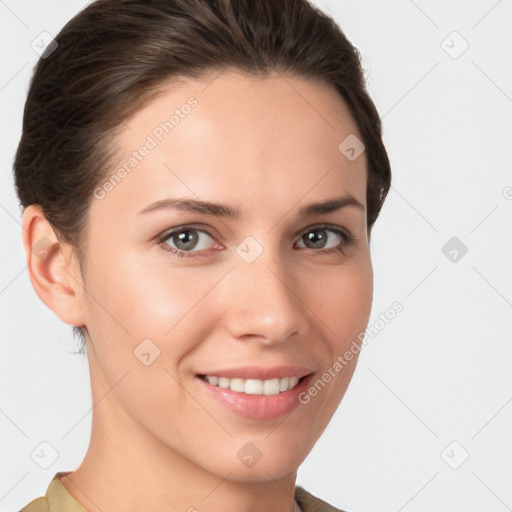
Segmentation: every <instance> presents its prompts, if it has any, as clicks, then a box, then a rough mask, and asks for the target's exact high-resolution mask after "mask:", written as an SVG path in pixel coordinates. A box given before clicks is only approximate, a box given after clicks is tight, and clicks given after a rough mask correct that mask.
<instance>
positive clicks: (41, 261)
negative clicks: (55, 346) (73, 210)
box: [22, 205, 85, 327]
mask: <svg viewBox="0 0 512 512" xmlns="http://www.w3.org/2000/svg"><path fill="white" fill-rule="evenodd" d="M22 235H23V246H24V247H25V255H26V260H27V268H28V272H29V276H30V281H31V283H32V286H33V288H34V290H35V292H36V293H37V295H38V297H39V298H40V299H41V300H42V301H43V302H44V303H45V304H46V305H47V306H48V307H49V308H50V309H51V310H52V311H53V312H54V313H55V314H56V315H57V316H58V317H59V318H60V319H61V320H62V321H63V322H64V323H66V324H69V325H73V326H77V327H80V326H83V325H84V324H85V315H84V307H83V299H84V298H85V290H84V284H83V280H82V276H81V274H80V267H79V264H78V259H77V258H76V254H75V251H74V250H73V247H72V246H70V245H69V244H66V243H63V242H60V241H59V240H58V238H57V236H56V235H55V232H54V230H53V227H52V226H51V224H50V223H49V222H48V221H47V220H46V217H45V216H44V213H43V212H42V210H41V207H40V206H39V205H29V206H27V207H26V208H25V210H24V212H23V218H22Z"/></svg>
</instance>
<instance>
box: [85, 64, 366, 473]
mask: <svg viewBox="0 0 512 512" xmlns="http://www.w3.org/2000/svg"><path fill="white" fill-rule="evenodd" d="M215 76H217V75H211V76H209V77H208V79H202V80H187V81H183V82H181V83H177V82H174V85H170V86H169V87H168V88H167V89H166V90H165V92H164V93H163V94H162V95H160V96H159V97H158V98H157V99H153V100H152V102H150V103H149V104H148V105H147V106H145V107H144V108H143V109H141V110H140V111H138V112H137V113H136V114H135V115H134V116H133V117H132V118H130V119H128V120H127V121H126V123H125V127H124V129H123V132H122V133H121V134H120V135H119V136H118V137H117V139H116V143H117V149H118V152H119V153H118V156H119V159H118V161H117V165H116V166H115V167H114V168H113V169H112V172H111V174H109V177H111V179H110V184H107V185H105V182H102V183H100V185H99V188H98V189H96V191H95V197H94V199H93V202H92V205H91V210H90V217H89V231H88V234H87V247H88V260H87V264H86V267H85V269H84V271H85V277H86V290H87V294H85V295H84V297H83V314H84V319H85V321H84V325H85V326H86V327H87V331H88V356H89V362H90V367H91V378H92V388H93V394H94V395H93V398H95V401H97V400H99V402H98V403H97V405H96V406H95V413H94V414H95V416H94V419H93V429H96V431H98V432H99V431H101V432H102V435H104V436H105V437H110V438H111V439H117V440H122V442H123V443H124V446H125V447H126V453H130V454H131V455H133V457H136V459H137V460H138V461H139V462H140V463H141V464H144V463H146V462H147V463H150V462H151V463H154V462H155V461H157V460H158V461H160V462H162V461H178V460H180V461H186V464H189V463H192V464H193V466H190V467H196V468H197V467H199V468H202V469H204V470H206V471H208V472H210V473H214V474H215V475H220V476H222V477H223V478H224V477H225V476H226V475H228V474H229V478H230V479H233V480H239V481H241V480H253V481H256V480H261V481H263V480H269V479H270V478H271V477H273V478H278V477H283V476H284V475H287V474H290V473H293V472H295V471H296V469H297V468H298V466H299V465H300V464H301V462H302V461H303V460H304V458H305V457H306V455H307V454H308V453H309V452H310V450H311V449H312V447H313V445H314V444H315V442H316V441H317V439H318V437H319V436H320V435H321V433H322V431H323V430H324V429H325V427H326V426H327V423H328V422H329V420H330V418H331V417H332V415H333V414H334V412H335V410H336V408H337V406H338V404H339V402H340V400H341V398H342V397H343V394H344V393H345V390H346V388H347V386H348V383H349V381H350V378H351V376H352V373H353V371H354V367H355V364H356V360H357V353H358V349H357V350H356V348H355V347H356V346H357V347H359V345H360V341H359V340H358V335H360V334H361V333H362V332H363V331H364V330H365V327H366V325H367V323H368V319H369V315H370V310H371V303H372V288H373V279H372V267H371V260H370V252H369V244H368V237H367V228H366V180H367V176H366V172H367V171H366V155H365V153H364V152H362V153H361V154H360V155H359V156H358V154H359V153H360V151H361V147H360V145H359V144H360V142H358V140H361V139H362V137H361V135H360V133H359V131H358V128H357V126H356V123H355V122H354V120H353V118H352V117H351V115H350V114H349V109H348V107H347V106H346V104H345V103H344V102H343V101H342V100H341V98H340V97H339V95H338V93H336V92H335V91H334V90H332V89H330V88H328V87H327V86H324V85H321V84H319V83H317V82H311V81H306V80H303V79H298V78H292V77H290V76H285V77H282V76H280V75H278V74H272V75H270V76H267V77H266V78H261V77H259V78H258V77H254V76H252V77H249V76H247V75H242V74H240V73H239V72H235V71H230V72H225V73H222V74H220V75H218V76H217V78H215ZM347 137H349V139H347ZM356 137H357V138H356ZM345 139H347V140H346V141H345ZM344 141H345V142H344ZM340 144H341V149H340ZM123 166H124V172H123V171H122V170H121V171H120V170H119V169H123ZM343 197H345V198H349V200H347V201H346V204H345V206H343V205H341V206H340V205H339V204H338V207H337V208H334V209H332V208H331V209H324V211H322V209H321V208H316V209H311V210H312V211H307V209H306V207H307V206H309V205H311V204H313V203H315V204H316V203H324V202H328V201H332V200H335V199H338V198H343ZM350 198H351V199H350ZM170 200H172V201H178V200H179V201H185V200H186V201H189V202H190V203H195V202H204V203H215V204H217V205H224V207H223V208H218V207H215V208H213V207H206V206H204V205H203V206H201V207H197V208H195V207H194V208H192V207H191V206H190V205H189V207H186V206H183V205H184V204H185V203H182V207H180V208H177V207H171V206H169V204H167V206H166V205H165V201H170ZM160 201H162V202H164V203H161V204H160V207H158V202H160ZM357 203H359V205H358V204H357ZM228 209H229V211H236V212H238V215H236V216H235V215H227V211H228ZM145 210H146V211H145ZM327 210H330V211H327ZM144 211H145V212H144ZM326 225H328V226H326ZM171 232H172V233H171ZM350 239H353V241H351V242H350V241H348V240H350ZM175 251H177V252H175ZM354 342H355V343H354ZM347 351H349V352H351V354H352V357H351V358H350V356H347V355H346V353H347ZM336 362H338V364H336ZM340 367H341V368H340ZM306 374H309V377H307V378H306V379H305V380H301V381H299V383H298V385H297V387H295V388H293V389H291V390H290V391H286V392H284V391H283V392H280V393H278V394H272V393H276V392H277V391H278V390H280V389H286V385H287V384H288V386H289V385H290V381H291V383H292V384H294V380H293V379H288V381H287V380H286V379H285V377H292V376H296V377H302V376H304V375H306ZM200 375H201V376H202V375H209V376H211V377H224V379H221V380H220V381H219V383H220V384H221V386H229V388H231V387H233V388H234V389H233V390H231V389H226V388H223V387H220V386H215V385H214V384H215V382H216V381H215V379H210V380H211V381H212V383H208V382H206V381H205V380H204V379H203V378H201V377H200ZM228 377H231V378H232V380H228V379H227V378H228ZM276 378H278V379H279V380H277V381H276V380H275V379H276ZM240 379H245V380H249V379H253V380H249V382H245V380H240ZM260 380H261V381H263V380H265V381H267V380H268V381H270V383H264V384H261V383H260V382H259V381H260ZM315 384H316V387H315ZM253 386H254V387H253ZM280 386H282V388H280ZM262 387H263V388H264V391H265V393H270V394H268V395H267V394H258V393H261V389H262ZM312 389H313V391H311V390H312ZM242 390H244V391H242ZM245 391H247V393H246V392H245ZM100 398H101V400H100ZM93 438H94V433H93ZM126 453H125V456H126ZM170 463H171V462H170Z"/></svg>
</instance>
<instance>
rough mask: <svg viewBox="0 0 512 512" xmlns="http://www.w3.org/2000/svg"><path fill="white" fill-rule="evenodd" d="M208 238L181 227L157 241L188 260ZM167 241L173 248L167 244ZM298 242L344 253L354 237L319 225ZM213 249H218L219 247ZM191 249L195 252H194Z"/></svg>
mask: <svg viewBox="0 0 512 512" xmlns="http://www.w3.org/2000/svg"><path fill="white" fill-rule="evenodd" d="M208 238H210V239H211V240H213V236H212V235H210V233H208V231H206V230H205V229H199V228H197V227H194V226H183V227H180V228H177V229H174V230H172V231H167V232H165V233H164V234H163V235H161V236H159V237H157V241H158V243H159V244H160V245H161V246H162V248H163V249H164V250H165V251H167V252H171V253H173V254H174V255H176V256H178V257H179V258H184V257H185V258H190V257H196V256H199V255H198V254H194V253H197V252H199V253H200V252H202V251H206V250H207V249H209V248H211V242H208V240H207V239H208ZM336 239H338V243H336ZM169 240H170V241H171V243H172V244H173V245H174V247H173V245H171V243H169V242H168V241H169ZM300 241H304V242H305V243H306V244H307V246H306V247H305V248H306V249H312V250H313V251H315V252H318V253H322V254H330V253H334V252H338V253H339V252H341V253H344V252H345V250H346V249H347V248H348V247H349V246H350V245H351V244H353V242H354V241H355V237H354V236H353V235H352V234H350V233H349V232H346V231H344V230H342V229H340V228H337V227H331V226H328V225H321V226H313V227H310V228H308V229H307V230H306V231H304V232H303V234H302V236H301V238H300ZM328 242H331V243H332V242H334V245H331V246H328V245H327V244H328ZM326 245H327V248H326ZM214 248H216V249H219V246H217V247H214ZM193 249H197V250H195V251H194V250H193Z"/></svg>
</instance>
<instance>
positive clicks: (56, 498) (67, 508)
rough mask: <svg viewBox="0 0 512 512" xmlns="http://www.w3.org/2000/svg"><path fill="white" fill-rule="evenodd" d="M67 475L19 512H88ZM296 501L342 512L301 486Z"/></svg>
mask: <svg viewBox="0 0 512 512" xmlns="http://www.w3.org/2000/svg"><path fill="white" fill-rule="evenodd" d="M66 473H67V472H64V471H59V472H58V473H56V474H55V476H54V477H53V479H52V481H51V482H50V485H49V486H48V489H47V491H46V495H45V496H41V497H39V498H36V499H34V500H32V501H31V502H30V503H29V504H28V505H26V506H25V507H23V508H22V509H21V510H20V511H19V512H88V511H87V509H86V508H85V507H84V506H83V505H82V504H81V503H79V502H78V501H77V500H76V499H75V498H73V496H72V495H71V493H70V492H69V491H68V490H67V489H66V487H64V484H63V483H62V482H61V481H60V476H61V475H65V474H66ZM295 501H296V506H295V508H297V504H298V505H299V507H300V510H294V512H342V511H340V509H339V508H335V507H333V506H332V505H329V504H328V503H326V502H325V501H322V500H321V499H320V498H317V497H316V496H313V495H312V494H310V493H309V492H307V491H306V490H305V489H303V488H302V487H300V486H295Z"/></svg>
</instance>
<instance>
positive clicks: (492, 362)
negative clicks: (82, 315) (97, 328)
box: [0, 0, 512, 512]
mask: <svg viewBox="0 0 512 512" xmlns="http://www.w3.org/2000/svg"><path fill="white" fill-rule="evenodd" d="M315 3H317V4H318V5H320V6H321V7H322V8H323V9H324V10H326V11H328V12H330V13H331V14H332V15H333V16H335V18H336V20H337V21H338V22H339V24H340V25H341V27H342V28H343V30H344V31H345V33H346V35H347V36H348V38H349V39H350V40H351V41H352V42H353V43H354V44H355V45H356V47H358V49H359V50H360V52H361V54H362V57H363V63H364V67H365V70H366V76H367V80H368V87H369V91H370V94H371V95H372V97H373V99H374V101H375V103H376V105H377V108H378V109H379V112H380V113H381V116H382V118H383V124H384V141H385V144H386V146H387V149H388V152H389V156H390V160H391V164H392V172H393V185H392V188H391V190H390V193H389V195H388V198H387V200H386V203H385V205H384V208H383V211H382V213H381V216H380V217H379V219H378V220H377V223H376V225H375V228H374V230H373V233H372V244H371V252H372V259H373V264H374V272H375V292H374V302H373V310H372V316H371V318H370V325H372V324H373V323H374V322H375V321H376V320H377V319H378V317H379V314H380V313H382V312H384V311H386V310H387V309H388V308H389V307H390V306H391V304H392V303H393V302H394V301H397V300H398V301H400V302H401V303H402V304H403V306H404V310H403V311H402V312H401V313H399V314H398V315H397V316H396V318H395V319H394V320H392V321H391V322H390V323H388V324H387V325H386V326H385V328H384V329H381V330H380V331H379V334H378V335H377V336H375V337H374V338H373V339H369V342H368V344H367V345H366V347H365V348H364V350H363V352H362V354H361V357H360V360H359V363H358V366H357V369H356V372H355V375H354V378H353V380H352V383H351V385H350V386H349V390H348V391H347V394H346V395H345V398H344V399H343V401H342V403H341V405H340V407H339V409H338V411H337V412H336V414H335V416H334V417H333V419H332V421H331V423H330V424H329V426H328V427H327V429H326V431H325V433H324V435H323V436H322V437H321V438H320V440H319V442H318V443H317V445H316V446H315V448H314V450H313V451H312V452H311V454H310V456H309V457H308V458H307V459H306V461H305V462H304V464H303V465H302V466H301V468H300V470H299V475H298V479H297V484H299V485H302V486H304V487H305V488H306V489H307V490H309V491H310V492H311V493H313V494H316V495H317V496H319V497H322V498H323V499H325V500H326V501H328V502H330V503H332V504H334V505H335V506H337V507H339V508H342V509H345V510H347V511H350V512H373V511H375V512H376V511H379V512H392V511H393V512H400V511H406V512H426V511H432V510H435V511H436V512H442V511H450V512H462V511H464V512H477V511H478V512H481V511H484V510H485V511H491V510H492V511H496V512H502V511H503V512H504V511H506V510H510V509H511V508H512V436H511V432H512V429H511V427H512V371H511V368H512V364H511V363H512V344H511V339H512V336H511V335H512V315H511V313H512V272H511V271H510V262H511V261H512V229H511V228H512V200H511V199H512V172H511V169H512V166H511V163H512V66H511V63H512V55H511V49H512V30H511V26H512V1H511V0H501V1H496V0H488V1H487V0H485V1H484V0H481V1H478V2H477V1H462V0H460V1H453V0H452V1H442V2H441V1H430V2H427V1H420V0H417V1H416V2H413V1H407V0H392V1H386V2H377V1H371V0H331V1H328V0H318V1H317V2H315ZM85 4H86V2H85V1H83V0H82V1H79V0H52V1H45V2H40V1H36V0H32V1H29V0H0V38H1V43H2V44H1V45H0V62H1V65H0V109H1V110H0V111H1V134H0V135H1V142H0V148H1V158H0V166H1V172H0V194H1V195H0V228H1V252H0V258H1V265H0V325H1V343H0V375H1V376H2V377H1V378H2V381H1V386H0V432H1V435H0V447H1V454H0V510H2V511H16V510H18V509H19V508H21V507H22V506H24V505H25V504H27V503H28V501H30V500H31V499H33V498H35V497H37V496H40V495H43V494H44V492H45V491H46V488H47V486H48V483H49V481H50V479H51V477H52V476H53V475H54V474H55V472H57V471H66V470H71V469H74V468H76V467H77V466H78V465H79V464H80V462H81V460H82V458H83V456H84V455H85V451H86V449H87V445H88V443H89V434H90V426H91V401H90V388H89V375H88V370H87V362H86V360H85V359H83V358H82V357H81V356H78V355H75V354H73V352H74V351H75V350H76V349H77V348H78V343H77V342H76V341H75V340H73V338H72V328H71V327H70V326H67V325H65V324H63V323H62V322H60V320H58V318H57V317H56V316H55V315H54V314H53V313H52V311H50V310H49V309H48V308H47V307H46V306H45V305H44V304H43V303H42V302H41V301H40V300H39V298H38V297H37V295H36V294H35V292H34V291H33V289H32V286H31V284H30V280H29V277H28V273H27V268H26V265H25V255H24V251H23V246H22V241H21V227H20V219H21V212H20V208H19V206H18V203H17V200H16V197H15V193H14V187H13V179H12V174H11V166H12V160H13V157H14V152H15V149H16V146H17V143H18V141H19V137H20V131H21V119H22V112H23V106H24V102H25V97H26V92H27V87H28V83H29V79H30V76H31V71H32V68H33V66H34V65H35V63H36V61H37V58H38V56H37V55H36V53H35V52H34V51H33V50H32V48H31V43H32V41H33V40H34V39H35V38H36V36H38V35H39V34H40V33H41V32H42V31H47V32H49V33H50V34H52V35H56V34H57V33H58V32H59V30H60V29H61V27H62V26H63V25H64V24H65V23H66V22H67V21H68V20H69V19H70V18H71V17H72V16H73V15H74V14H75V13H76V12H78V10H80V9H81V8H82V7H83V6H85ZM454 31H456V32H457V33H458V34H459V35H457V34H455V35H454V34H452V33H453V32H454ZM443 41H444V42H443ZM464 41H466V42H467V44H469V46H468V48H467V50H466V51H464V53H462V54H461V55H458V53H459V52H460V51H461V50H462V49H463V48H464V44H465V43H464ZM450 54H451V55H450ZM454 57H457V58H454ZM452 237H457V238H458V239H459V240H460V241H461V242H462V243H464V245H465V246H466V247H467V249H468V250H467V253H466V254H465V255H464V256H462V257H460V254H461V253H460V251H459V253H458V258H459V259H458V261H456V262H453V261H451V260H450V259H449V258H448V257H447V256H445V254H444V253H443V251H442V248H443V246H444V245H445V244H446V243H447V242H448V241H449V240H450V239H451V238H452ZM452 254H453V253H452ZM43 441H47V442H49V443H50V444H51V445H52V446H54V447H55V448H56V449H57V451H58V453H59V457H58V459H57V460H56V462H55V463H54V464H53V465H51V466H50V467H49V468H47V469H42V468H40V467H39V466H38V465H37V464H36V463H35V462H34V460H32V458H31V455H30V454H31V453H32V452H33V450H34V449H35V448H36V447H38V445H39V444H40V443H41V442H43ZM453 441H455V442H456V444H452V445H451V446H450V447H449V448H448V449H447V450H445V448H446V447H447V446H448V445H450V443H452V442H453ZM466 452H467V454H468V455H469V457H468V458H467V460H466V461H465V462H464V463H462V465H460V467H458V469H453V468H452V467H450V466H449V464H448V462H449V463H450V464H451V465H452V466H457V465H458V464H460V462H461V461H462V460H463V456H465V454H466ZM442 453H444V457H443V456H442V455H441V454H442Z"/></svg>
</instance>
